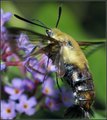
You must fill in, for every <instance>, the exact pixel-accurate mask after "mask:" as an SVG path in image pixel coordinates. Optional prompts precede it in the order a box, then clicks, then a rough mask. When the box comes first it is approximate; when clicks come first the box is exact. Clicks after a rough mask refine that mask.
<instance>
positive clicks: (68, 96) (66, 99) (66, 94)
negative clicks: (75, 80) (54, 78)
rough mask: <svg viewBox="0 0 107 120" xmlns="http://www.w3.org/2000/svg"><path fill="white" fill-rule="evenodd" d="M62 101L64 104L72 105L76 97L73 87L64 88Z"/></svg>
mask: <svg viewBox="0 0 107 120" xmlns="http://www.w3.org/2000/svg"><path fill="white" fill-rule="evenodd" d="M61 96H62V102H63V104H64V106H66V107H70V106H72V105H73V104H74V97H73V92H72V90H71V89H65V88H63V89H62V94H61Z"/></svg>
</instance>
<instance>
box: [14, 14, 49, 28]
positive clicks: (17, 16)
mask: <svg viewBox="0 0 107 120" xmlns="http://www.w3.org/2000/svg"><path fill="white" fill-rule="evenodd" d="M14 16H15V17H16V18H18V19H20V20H23V21H25V22H27V23H30V24H33V25H36V26H39V27H42V28H45V29H50V28H48V27H46V26H44V25H40V24H37V23H34V22H32V21H30V20H28V19H25V18H23V17H21V16H19V15H16V14H14Z"/></svg>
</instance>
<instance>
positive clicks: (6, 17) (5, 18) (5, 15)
mask: <svg viewBox="0 0 107 120" xmlns="http://www.w3.org/2000/svg"><path fill="white" fill-rule="evenodd" d="M0 13H1V19H0V23H1V24H0V25H1V27H2V26H3V25H4V24H5V22H7V21H9V20H10V18H11V16H12V14H11V13H10V12H6V13H4V12H3V10H2V9H1V10H0Z"/></svg>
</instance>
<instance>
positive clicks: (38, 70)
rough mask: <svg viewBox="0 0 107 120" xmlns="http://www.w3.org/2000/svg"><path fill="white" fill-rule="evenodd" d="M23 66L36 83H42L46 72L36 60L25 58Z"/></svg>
mask: <svg viewBox="0 0 107 120" xmlns="http://www.w3.org/2000/svg"><path fill="white" fill-rule="evenodd" d="M24 65H25V67H26V69H27V70H28V71H29V72H30V73H31V74H32V76H33V78H34V80H35V81H36V82H43V79H44V76H45V72H46V70H45V69H44V68H42V66H40V64H39V62H38V60H37V59H36V58H33V57H32V58H27V59H26V61H25V64H24Z"/></svg>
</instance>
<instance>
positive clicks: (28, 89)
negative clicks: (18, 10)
mask: <svg viewBox="0 0 107 120" xmlns="http://www.w3.org/2000/svg"><path fill="white" fill-rule="evenodd" d="M11 16H12V14H11V13H9V12H7V13H4V12H3V10H1V45H0V49H1V57H0V59H1V68H0V71H2V72H3V75H2V76H1V80H2V89H3V96H2V100H1V118H2V119H13V118H15V117H16V118H17V115H18V114H26V115H28V116H30V115H33V114H35V113H36V111H38V110H40V108H44V109H48V110H50V111H58V110H60V108H61V107H64V106H65V107H69V106H72V104H73V102H74V101H73V96H72V92H71V90H69V89H67V88H65V87H62V92H60V91H59V89H58V87H56V83H55V80H54V79H55V78H54V77H52V75H53V74H54V72H56V71H57V68H56V66H54V65H53V64H52V60H50V59H49V58H48V57H47V56H46V55H45V54H42V55H41V56H39V58H38V57H35V56H32V57H30V56H29V55H30V53H32V51H34V49H35V48H36V46H35V45H34V44H31V43H30V41H29V37H28V36H27V35H26V34H24V33H21V34H19V35H18V37H16V38H15V41H16V45H15V46H16V48H15V49H13V48H12V46H11V42H10V40H9V39H10V37H9V36H10V35H9V34H10V33H9V32H8V29H6V28H5V26H4V24H5V22H7V21H9V20H10V18H11ZM16 51H18V52H22V51H23V52H24V55H23V56H24V59H22V58H21V57H20V54H18V52H16ZM47 64H48V65H47ZM16 67H17V69H18V70H19V71H18V70H16ZM10 68H11V69H10ZM11 70H13V71H14V72H13V73H12V72H11ZM15 70H16V71H17V72H16V71H15ZM18 72H19V74H18ZM16 73H17V74H16ZM39 103H41V104H39ZM37 108H39V109H37Z"/></svg>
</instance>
